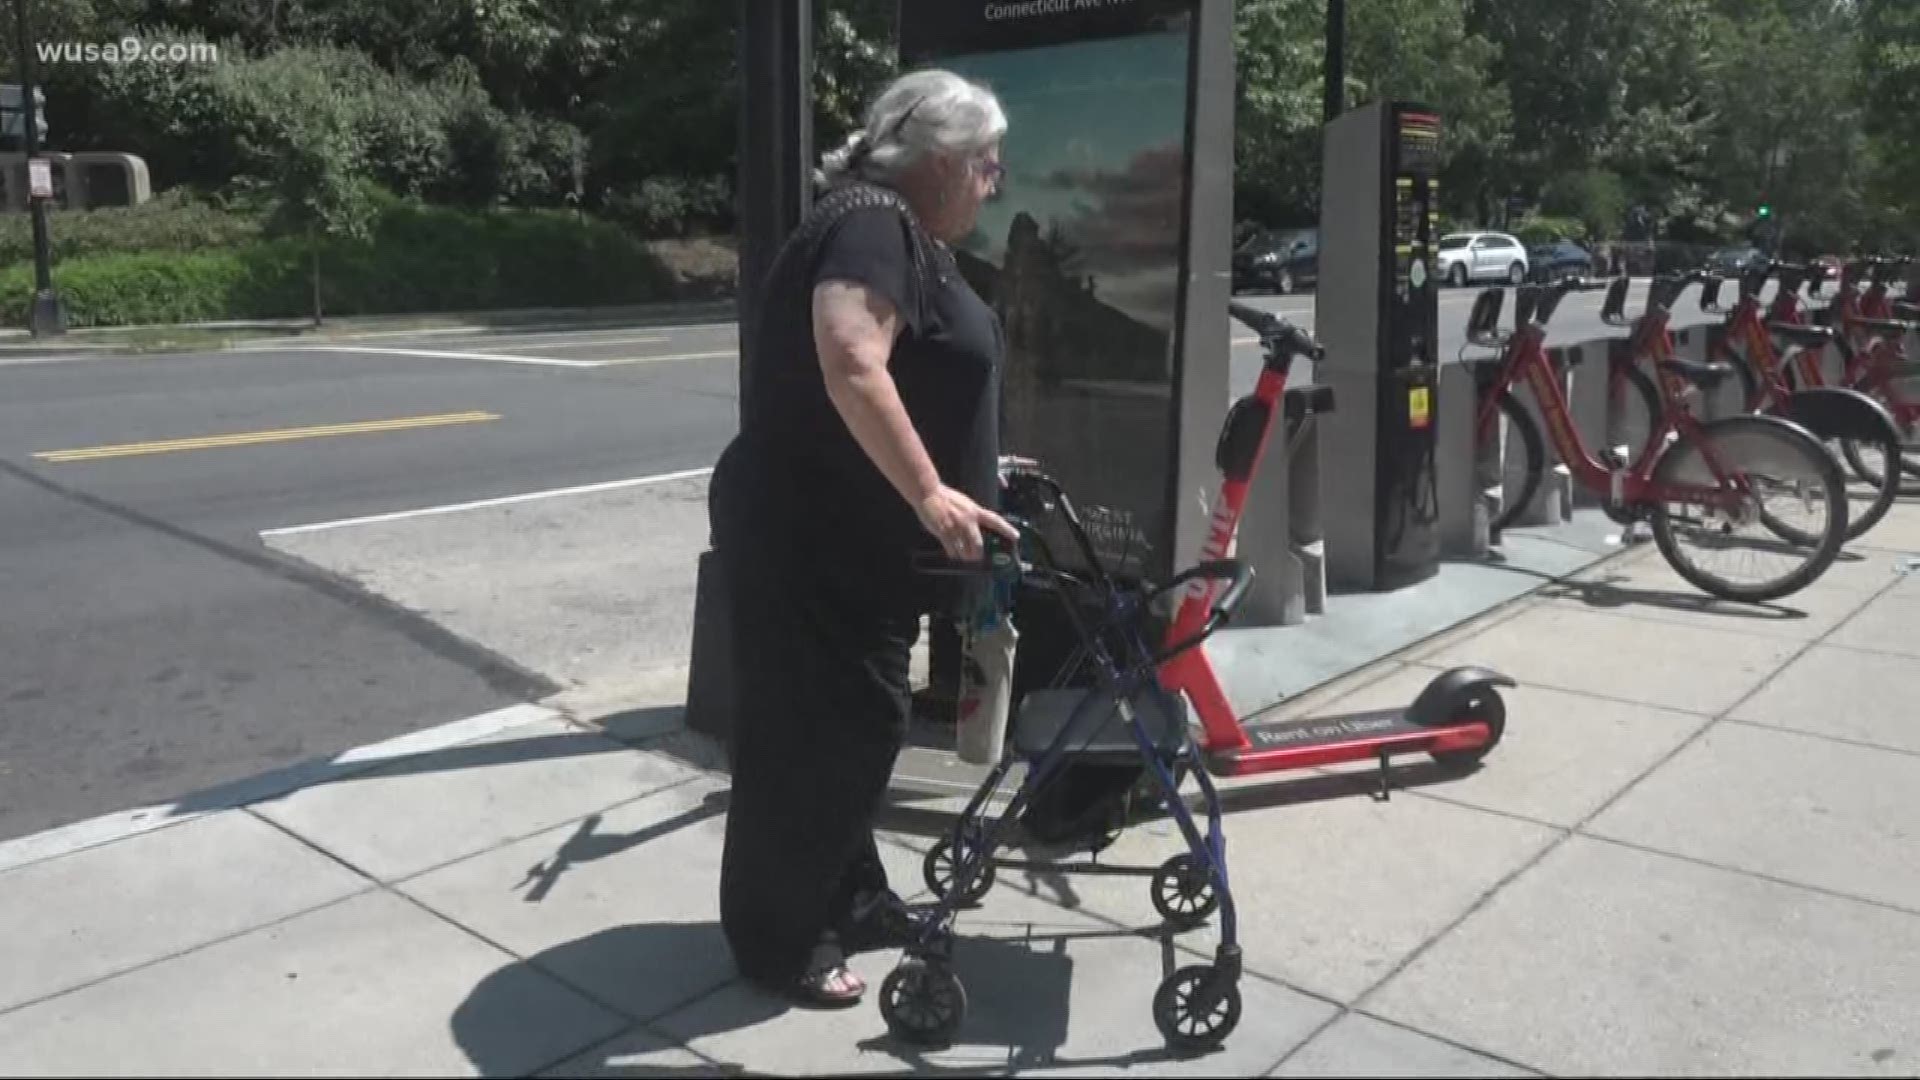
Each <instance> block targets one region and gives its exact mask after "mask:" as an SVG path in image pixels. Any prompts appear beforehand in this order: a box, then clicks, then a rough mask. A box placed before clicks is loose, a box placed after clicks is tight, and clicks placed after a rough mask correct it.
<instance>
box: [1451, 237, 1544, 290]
mask: <svg viewBox="0 0 1920 1080" xmlns="http://www.w3.org/2000/svg"><path fill="white" fill-rule="evenodd" d="M1527 265H1528V258H1527V249H1526V248H1525V247H1522V246H1521V244H1520V241H1518V240H1516V239H1514V238H1513V237H1512V236H1509V235H1507V234H1506V233H1497V232H1464V233H1449V234H1447V235H1446V236H1443V237H1441V238H1440V244H1439V248H1438V250H1437V251H1436V252H1435V253H1434V258H1433V270H1434V273H1435V274H1437V275H1439V278H1440V280H1441V281H1444V282H1446V283H1447V284H1449V285H1453V286H1456V287H1458V286H1462V285H1466V284H1468V283H1469V282H1474V281H1504V282H1506V283H1507V284H1509V285H1524V284H1526V283H1527Z"/></svg>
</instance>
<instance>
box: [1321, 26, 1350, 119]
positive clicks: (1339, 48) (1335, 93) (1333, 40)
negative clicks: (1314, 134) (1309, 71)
mask: <svg viewBox="0 0 1920 1080" xmlns="http://www.w3.org/2000/svg"><path fill="white" fill-rule="evenodd" d="M1326 74H1327V85H1326V106H1325V107H1326V115H1325V116H1324V117H1322V118H1321V122H1322V123H1327V124H1331V123H1333V122H1334V121H1335V120H1337V119H1339V117H1340V114H1341V113H1342V112H1345V111H1346V107H1347V105H1346V95H1347V0H1327V61H1326Z"/></svg>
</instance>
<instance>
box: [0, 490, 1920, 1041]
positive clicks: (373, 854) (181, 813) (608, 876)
mask: <svg viewBox="0 0 1920 1080" xmlns="http://www.w3.org/2000/svg"><path fill="white" fill-rule="evenodd" d="M314 535H316V536H321V535H324V533H319V534H314ZM1869 539H1871V540H1872V542H1873V543H1872V545H1871V546H1855V547H1852V548H1850V549H1849V551H1848V553H1847V554H1846V555H1845V556H1844V559H1845V561H1844V562H1843V563H1841V564H1840V565H1838V566H1836V567H1835V568H1834V570H1832V571H1831V572H1830V573H1829V574H1828V575H1827V576H1826V577H1825V578H1823V579H1822V580H1821V581H1820V582H1819V583H1817V584H1816V585H1815V586H1814V587H1812V588H1811V589H1809V590H1807V591H1806V592H1804V593H1802V594H1800V595H1798V596H1795V597H1793V598H1791V599H1790V600H1788V601H1784V602H1781V603H1779V604H1775V605H1766V606H1758V607H1753V606H1740V605H1727V604H1722V603H1719V602H1713V601H1708V600H1706V599H1705V598H1702V597H1700V596H1699V595H1698V594H1697V593H1696V592H1694V591H1693V590H1691V589H1689V588H1688V587H1687V586H1685V585H1684V583H1682V582H1680V581H1679V580H1678V579H1677V578H1676V577H1675V576H1674V575H1673V574H1672V573H1671V572H1670V571H1669V570H1667V569H1666V567H1665V565H1664V563H1662V562H1661V561H1660V560H1659V557H1658V555H1657V553H1655V552H1654V551H1653V550H1651V548H1650V546H1643V547H1636V548H1632V549H1629V550H1627V551H1625V552H1623V553H1621V554H1619V555H1617V556H1615V557H1613V558H1612V559H1610V560H1608V561H1605V562H1602V563H1599V564H1597V565H1593V566H1590V567H1588V568H1586V569H1584V570H1581V571H1579V572H1577V573H1574V574H1572V575H1570V576H1568V577H1566V578H1565V579H1564V580H1561V581H1554V582H1547V583H1544V584H1543V586H1542V587H1541V588H1540V589H1538V590H1536V591H1534V592H1532V593H1529V594H1527V595H1526V596H1524V597H1522V598H1520V599H1518V600H1516V601H1514V602H1512V603H1509V604H1507V605H1505V606H1503V607H1502V608H1500V609H1498V610H1495V611H1492V612H1489V613H1487V614H1486V615H1484V616H1482V617H1480V618H1478V619H1475V620H1474V621H1472V622H1471V623H1468V624H1465V625H1463V626H1460V627H1456V628H1453V629H1451V630H1449V631H1447V632H1445V633H1442V634H1439V635H1437V636H1434V637H1431V638H1428V639H1426V640H1423V641H1420V642H1418V643H1415V644H1413V645H1411V646H1409V647H1407V648H1406V649H1404V650H1401V651H1399V652H1397V653H1395V654H1394V655H1393V656H1391V657H1388V658H1386V659H1384V660H1381V661H1379V662H1376V663H1373V664H1370V665H1368V666H1367V667H1366V668H1364V669H1362V670H1358V671H1355V672H1351V673H1349V674H1347V675H1345V676H1343V677H1341V678H1339V679H1337V680H1335V681H1334V682H1332V683H1329V684H1328V685H1326V686H1323V687H1320V688H1318V689H1316V690H1315V691H1313V692H1311V693H1310V694H1308V695H1306V696H1304V697H1303V698H1301V699H1299V700H1298V701H1296V702H1294V703H1292V704H1290V705H1289V706H1288V707H1287V708H1288V709H1289V710H1305V711H1312V712H1315V713H1321V712H1328V711H1348V710H1355V709H1364V708H1368V707H1378V706H1381V705H1387V704H1397V703H1402V702H1404V701H1406V700H1407V699H1408V697H1409V696H1410V695H1411V693H1412V692H1413V691H1414V690H1415V689H1417V687H1418V686H1419V685H1421V684H1422V683H1424V681H1425V679H1426V678H1428V677H1430V676H1431V674H1432V673H1433V672H1434V671H1435V670H1437V669H1438V668H1440V667H1444V666H1447V665H1451V664H1454V663H1477V664H1485V665H1488V666H1491V667H1494V668H1496V669H1499V670H1502V671H1505V672H1507V673H1508V674H1511V675H1512V676H1514V677H1515V678H1516V679H1518V680H1519V682H1520V684H1521V685H1520V688H1519V689H1518V690H1515V691H1512V692H1511V693H1510V694H1509V698H1508V705H1509V718H1510V724H1509V728H1508V733H1507V737H1506V740H1505V742H1503V744H1502V745H1501V746H1500V747H1499V748H1498V749H1497V750H1496V751H1495V753H1494V754H1493V755H1492V756H1490V757H1489V758H1488V759H1487V761H1486V763H1485V765H1484V767H1483V768H1482V769H1481V770H1480V771H1479V772H1477V773H1475V774H1473V775H1470V776H1467V777H1465V778H1460V779H1455V780H1440V779H1437V778H1435V777H1433V776H1431V775H1429V774H1426V773H1424V772H1423V771H1422V770H1421V769H1420V767H1419V766H1417V765H1410V766H1408V768H1407V773H1406V776H1405V783H1406V786H1405V787H1403V788H1402V789H1400V790H1397V791H1396V792H1395V793H1394V795H1393V797H1392V798H1391V800H1389V801H1386V802H1380V801H1376V800H1374V799H1371V798H1369V797H1368V796H1367V794H1366V789H1367V785H1368V782H1369V781H1370V779H1371V778H1370V777H1369V776H1367V775H1365V774H1364V772H1363V773H1362V774H1360V775H1347V773H1349V772H1352V771H1353V770H1330V771H1328V772H1327V773H1324V774H1322V775H1318V776H1307V777H1296V778H1292V779H1289V780H1284V781H1279V782H1277V783H1276V782H1273V781H1266V782H1258V783H1257V782H1244V781H1243V782H1236V783H1234V784H1232V785H1231V786H1230V789H1229V803H1230V807H1231V814H1230V817H1229V820H1228V837H1229V844H1230V848H1229V850H1230V853H1231V859H1232V869H1233V872H1234V875H1235V876H1234V882H1235V887H1236V894H1237V896H1238V898H1239V901H1240V904H1241V934H1242V940H1243V943H1244V945H1245V948H1246V962H1247V967H1248V975H1247V978H1246V981H1245V987H1244V990H1245V996H1246V1009H1245V1014H1244V1019H1243V1021H1242V1023H1241V1025H1240V1027H1239V1030H1238V1031H1237V1033H1236V1034H1235V1035H1234V1036H1233V1037H1232V1038H1231V1039H1230V1040H1229V1041H1228V1043H1227V1045H1226V1047H1225V1049H1224V1050H1223V1051H1221V1052H1220V1053H1219V1054H1217V1055H1214V1056H1210V1057H1206V1058H1201V1059H1197V1060H1177V1059H1173V1058H1170V1057H1169V1056H1168V1055H1167V1054H1166V1053H1165V1052H1164V1051H1163V1050H1162V1049H1161V1047H1160V1045H1159V1040H1158V1037H1157V1035H1156V1034H1155V1032H1154V1029H1153V1026H1152V1023H1151V1019H1150V1009H1149V1003H1150V999H1151V996H1152V993H1153V989H1154V987H1155V985H1156V984H1157V982H1158V981H1159V978H1160V977H1161V973H1162V972H1163V971H1164V970H1169V969H1170V968H1171V967H1172V966H1176V965H1178V964H1180V963H1185V962H1191V961H1192V960H1194V959H1199V958H1204V957H1205V956H1206V955H1207V954H1208V953H1209V952H1210V950H1211V948H1212V946H1213V943H1214V941H1215V934H1216V933H1217V930H1218V926H1217V920H1216V922H1215V923H1212V924H1209V925H1208V926H1206V927H1203V928H1201V929H1199V930H1196V931H1192V932H1189V933H1187V934H1184V935H1181V936H1179V937H1178V938H1176V939H1173V940H1171V941H1169V940H1163V939H1162V938H1161V935H1160V932H1159V931H1158V929H1157V928H1156V926H1155V923H1156V919H1155V916H1154V914H1153V909H1152V907H1151V905H1150V903H1149V902H1148V897H1147V895H1146V889H1145V886H1144V883H1142V882H1140V881H1138V880H1131V879H1108V878H1098V877H1075V878H1064V877H1062V876H1060V875H1054V874H1033V875H1028V874H1025V873H1015V872H1011V871H1003V872H1002V874H1001V875H1000V881H999V883H998V884H997V885H996V886H995V888H994V890H993V891H992V892H990V893H989V894H988V895H987V897H986V899H985V901H984V902H983V905H982V907H981V908H980V909H979V910H977V911H973V912H969V913H964V914H963V915H962V917H961V920H960V923H959V928H960V931H961V933H962V935H963V944H962V946H961V948H960V951H959V954H958V971H959V973H960V974H961V976H962V977H963V978H964V979H965V980H966V985H967V988H968V991H969V995H970V998H971V1007H972V1011H971V1013H970V1020H969V1022H968V1024H967V1026H966V1027H965V1029H964V1030H963V1032H962V1034H961V1037H960V1041H959V1043H958V1044H957V1045H956V1046H955V1047H953V1048H951V1049H949V1050H945V1051H941V1052H938V1053H925V1054H923V1053H919V1052H916V1051H914V1050H912V1049H910V1048H906V1047H902V1046H899V1045H896V1044H895V1043H893V1042H892V1041H891V1040H890V1039H889V1038H888V1037H887V1035H886V1031H885V1027H884V1024H883V1023H882V1021H881V1019H880V1017H879V1014H878V1009H877V1006H876V1005H875V1004H874V1002H873V1001H872V1000H871V999H870V1000H869V1002H868V1003H866V1004H864V1005H862V1006H861V1007H860V1008H857V1009H854V1010H851V1011H848V1012H843V1013H834V1014H820V1013H811V1012H789V1011H785V1010H783V1009H781V1008H780V1007H778V1006H777V1005H776V1004H775V1003H773V1002H771V1001H769V1000H767V999H766V998H764V997H763V996H761V995H759V994H757V993H755V992H753V991H751V990H749V989H747V988H746V987H744V986H742V985H741V984H739V983H737V982H736V981H735V980H734V979H733V976H732V972H731V969H730V966H729V963H728V959H727V956H726V953H725V950H724V947H723V944H722V941H721V938H720V936H719V933H718V929H717V926H716V925H715V921H714V920H715V914H714V904H715V894H716V880H717V870H718V857H719V850H720V844H719V841H720V836H721V832H722V829H723V827H724V814H725V802H726V800H725V788H726V781H725V778H724V776H723V775H721V774H720V773H719V772H717V771H716V770H715V769H714V768H713V758H712V755H711V752H710V750H708V749H707V748H705V747H704V746H703V745H702V740H701V739H699V738H698V737H695V736H691V735H689V734H687V733H686V732H684V731H681V730H677V728H676V724H675V721H676V719H677V705H678V701H679V699H678V696H677V695H676V694H674V693H672V692H671V691H672V690H673V689H677V688H673V687H666V688H665V689H664V690H663V692H662V694H661V696H660V697H659V699H658V701H657V703H656V704H655V705H654V706H653V707H651V708H647V707H641V708H633V709H629V710H627V711H624V712H622V713H620V714H618V715H617V716H613V717H605V718H602V719H601V721H599V722H596V721H595V720H594V719H592V718H591V717H585V716H568V715H562V714H559V713H556V712H555V711H553V710H550V709H546V708H542V707H538V706H519V707H516V708H514V709H510V710H506V711H504V712H496V713H492V714H487V715H484V716H481V717H477V718H475V719H474V720H473V721H469V722H467V723H466V724H464V725H461V726H458V727H455V728H450V729H443V730H439V731H428V732H420V733H415V734H412V735H409V736H406V737H404V739H403V740H401V741H397V742H394V743H391V744H388V745H386V746H379V747H374V748H371V749H369V750H365V751H362V752H360V753H358V754H356V755H354V756H353V757H352V759H351V760H346V761H335V762H332V763H329V764H323V765H314V766H311V767H310V768H308V769H307V770H306V772H304V773H303V774H299V775H283V776H281V777H278V778H270V779H269V780H267V781H263V782H262V783H261V784H260V785H259V786H258V787H257V788H256V789H255V790H254V791H252V792H250V793H242V794H241V795H240V796H239V798H238V799H237V800H229V801H230V802H231V801H237V802H242V803H244V805H222V804H221V802H220V801H218V800H209V799H202V800H200V801H198V802H196V803H193V804H189V805H182V806H176V807H171V808H168V807H160V808H155V810H154V812H153V814H152V816H150V817H149V818H148V819H147V820H145V821H144V822H142V823H141V824H140V825H139V826H138V827H137V828H138V831H133V832H131V833H130V834H128V835H125V836H123V837H121V838H119V839H116V840H112V841H110V842H98V843H92V844H88V843H87V841H88V837H86V836H85V835H83V833H84V830H75V831H69V832H68V833H67V834H65V835H64V836H52V837H45V836H43V837H38V838H27V839H25V840H21V841H15V842H12V843H9V844H5V845H0V925H4V926H6V927H8V929H9V933H8V935H7V940H8V945H9V949H8V954H9V960H10V962H9V963H7V964H6V965H0V1071H4V1072H5V1073H7V1074H12V1075H56V1074H58V1075H78V1074H82V1073H86V1074H91V1075H120V1074H144V1075H161V1074H186V1073H191V1074H197V1075H237V1074H240V1073H248V1074H252V1075H283V1074H294V1073H303V1074H328V1075H369V1074H382V1075H386V1074H410V1075H553V1076H562V1075H566V1076H571V1075H601V1076H609V1075H610V1076H640V1075H738V1074H742V1073H765V1074H822V1073H826V1072H841V1073H850V1074H860V1075H868V1074H881V1075H906V1074H945V1073H959V1074H968V1075H972V1074H980V1073H1021V1074H1034V1075H1037V1074H1047V1073H1070V1074H1073V1075H1084V1074H1119V1073H1128V1074H1132V1073H1145V1074H1154V1075H1161V1074H1167V1075H1195V1076H1198V1075H1210V1076H1217V1075H1289V1076H1292V1075H1361V1074H1367V1075H1376V1076H1386V1075H1430V1076H1442V1075H1447V1076H1454V1075H1529V1074H1545V1075H1595V1074H1604V1075H1626V1074H1634V1073H1637V1074H1641V1075H1669V1074H1681V1073H1686V1074H1702V1073H1707V1074H1719V1075H1728V1074H1772V1075H1793V1074H1806V1075H1811V1074H1815V1073H1825V1074H1828V1075H1908V1076H1910V1075H1914V1073H1915V1072H1916V1069H1920V964H1915V963H1914V959H1913V958H1914V957H1916V956H1920V849H1917V848H1916V844H1915V839H1914V838H1915V837H1916V836H1920V804H1916V803H1915V802H1914V801H1913V799H1912V798H1911V792H1912V791H1913V790H1914V789H1915V787H1916V786H1917V784H1920V735H1916V734H1915V733H1914V730H1913V726H1912V724H1911V717H1912V707H1911V702H1912V701H1913V700H1914V699H1915V696H1916V694H1920V646H1914V645H1912V644H1911V642H1910V641H1909V640H1908V639H1909V638H1910V637H1911V635H1910V634H1908V633H1907V632H1906V630H1907V628H1908V627H1909V626H1910V625H1911V624H1912V622H1913V620H1914V619H1915V618H1916V617H1920V583H1916V582H1915V581H1914V580H1913V578H1912V577H1910V576H1909V575H1908V573H1907V571H1908V570H1909V569H1910V568H1911V564H1912V560H1913V558H1914V556H1915V555H1916V554H1920V506H1916V505H1914V504H1911V503H1909V504H1905V505H1901V506H1899V507H1897V508H1896V509H1895V510H1894V511H1893V513H1892V514H1891V515H1890V516H1889V519H1888V520H1887V522H1886V523H1884V524H1883V525H1882V526H1881V527H1880V528H1879V529H1877V530H1876V531H1875V533H1874V534H1873V535H1872V537H1870V538H1869ZM429 587H430V586H429ZM1307 629H1309V630H1310V628H1307ZM949 809H950V801H947V800H933V799H920V798H915V797H912V796H902V797H901V798H900V799H899V800H898V802H897V803H896V805H895V808H894V812H893V813H892V814H891V815H890V816H889V818H888V821H887V829H888V831H887V844H886V848H885V850H886V855H887V858H888V861H889V864H890V866H891V867H892V870H893V873H894V875H895V880H896V883H897V884H898V885H899V886H900V887H901V888H902V891H903V892H914V891H918V890H920V875H919V866H918V864H919V859H920V853H921V852H922V851H924V850H925V848H926V847H927V846H928V844H929V842H930V840H929V838H930V837H931V836H932V835H934V834H935V833H936V832H937V830H938V829H939V828H940V826H941V825H942V824H943V823H944V822H946V821H947V820H948V819H947V817H946V813H947V811H948V810H949ZM120 831H122V832H126V831H127V830H125V829H122V830H120ZM105 835H108V834H107V833H104V832H102V833H96V834H95V835H94V836H93V837H92V839H94V840H100V839H101V838H102V837H104V836H105ZM1176 849H1177V845H1176V844H1175V843H1174V842H1173V839H1172V836H1171V833H1170V831H1169V828H1168V826H1167V825H1166V823H1164V822H1148V823H1144V824H1142V825H1140V826H1138V827H1136V828H1135V829H1133V830H1131V831H1129V832H1128V833H1127V834H1125V835H1124V836H1123V837H1122V839H1121V840H1120V842H1119V843H1118V844H1117V845H1116V847H1115V848H1114V849H1112V850H1110V852H1109V853H1107V854H1106V855H1104V856H1103V861H1108V862H1120V861H1130V862H1141V863H1148V864H1152V863H1157V862H1158V861H1159V860H1160V859H1162V858H1164V857H1166V855H1168V854H1170V853H1172V852H1173V851H1174V850H1176ZM893 960H894V956H893V954H891V953H877V954H871V955H868V956H865V957H862V958H861V960H860V962H859V964H858V965H857V966H858V967H859V969H860V970H861V971H862V973H863V974H864V975H865V977H866V978H867V979H868V980H869V982H870V983H871V984H872V985H874V987H875V988H876V989H877V987H878V984H879V982H880V980H881V979H882V978H883V977H884V975H885V973H886V972H887V971H888V970H889V969H890V967H891V965H892V963H893Z"/></svg>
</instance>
